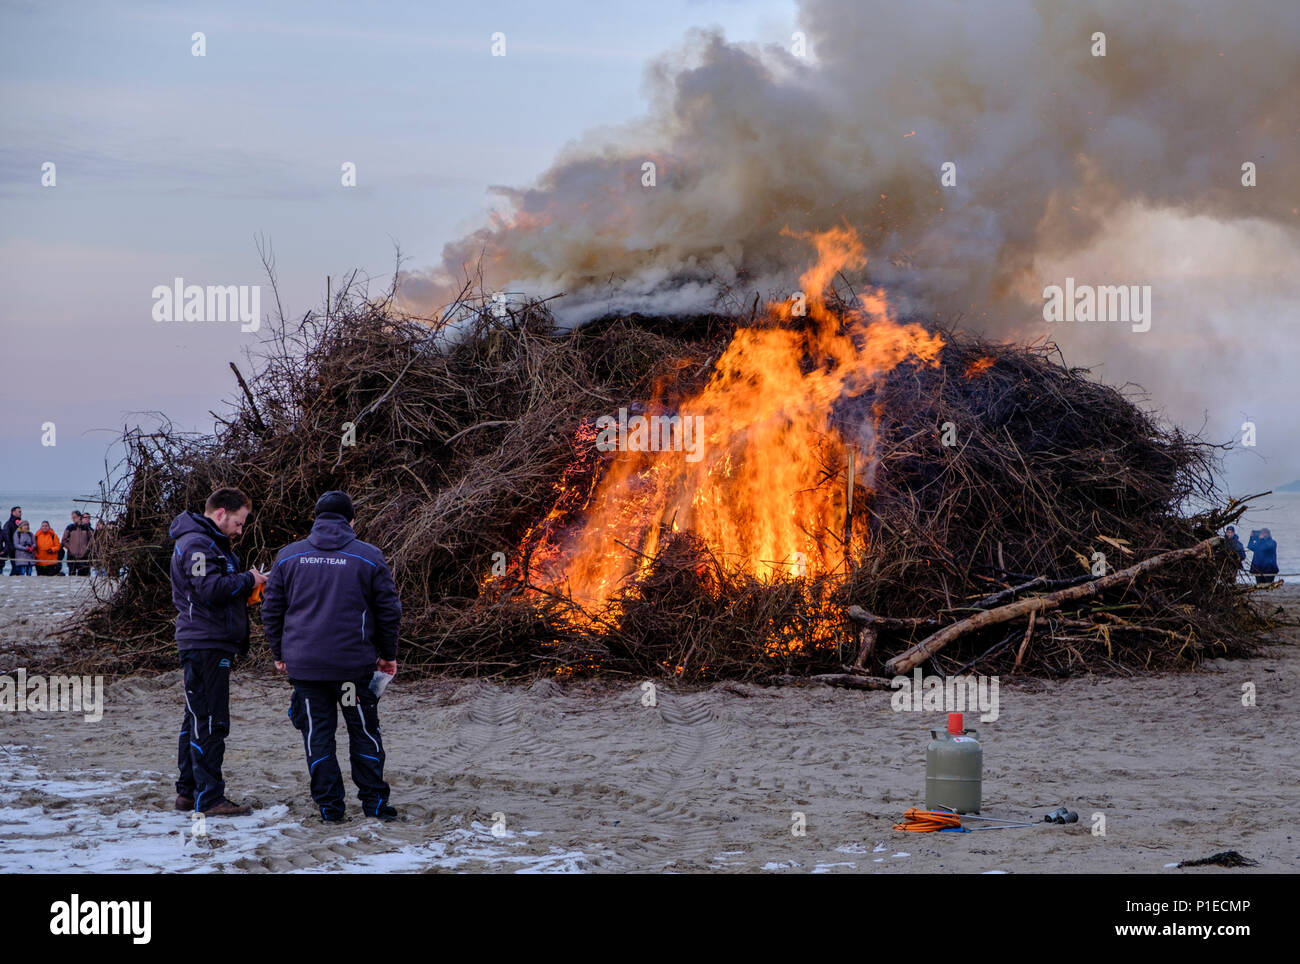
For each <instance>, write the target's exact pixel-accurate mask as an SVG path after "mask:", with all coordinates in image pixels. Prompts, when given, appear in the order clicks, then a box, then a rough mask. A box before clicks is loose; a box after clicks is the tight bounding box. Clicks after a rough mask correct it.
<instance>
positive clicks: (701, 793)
mask: <svg viewBox="0 0 1300 964" xmlns="http://www.w3.org/2000/svg"><path fill="white" fill-rule="evenodd" d="M84 594H85V581H84V580H79V579H71V578H63V579H35V578H33V579H22V580H19V579H9V578H7V577H6V578H4V579H0V607H2V609H3V613H4V617H3V626H4V629H3V636H2V637H0V660H2V661H3V663H2V665H0V673H2V674H9V675H11V676H12V675H13V674H14V673H15V671H16V670H17V668H18V667H17V666H16V665H12V663H13V659H14V658H13V656H12V655H9V653H10V648H11V646H12V643H13V642H14V641H15V640H17V639H19V638H28V639H30V638H40V636H41V634H42V633H43V632H45V631H46V630H47V628H48V626H49V625H50V624H51V621H52V620H53V619H54V618H55V614H56V613H66V612H68V611H70V610H71V609H73V608H74V607H75V606H77V605H79V604H81V602H82V600H83V599H84ZM1269 598H1270V600H1272V601H1275V602H1276V603H1278V604H1283V605H1285V606H1286V607H1287V609H1288V612H1289V613H1290V614H1291V616H1292V618H1294V616H1295V614H1296V613H1297V612H1300V592H1297V590H1296V587H1293V586H1285V587H1281V588H1280V589H1278V590H1276V591H1274V592H1273V593H1272V594H1271V595H1270V597H1269ZM1297 635H1298V634H1297V631H1296V630H1295V629H1294V628H1289V629H1287V630H1285V631H1284V632H1283V633H1282V634H1280V635H1279V636H1278V638H1277V645H1275V646H1273V647H1272V648H1271V650H1270V651H1269V652H1268V653H1267V654H1266V655H1264V656H1261V657H1259V658H1255V659H1250V660H1237V661H1224V660H1219V661H1214V662H1211V663H1209V664H1207V665H1206V666H1205V667H1204V669H1203V670H1202V671H1199V672H1196V673H1184V674H1159V675H1151V676H1136V677H1132V678H1116V677H1090V678H1079V679H1072V680H1067V681H1043V680H1021V681H1017V680H1014V679H1010V678H1003V679H1002V680H1001V681H1000V715H999V718H998V719H997V720H996V721H994V722H989V723H980V722H978V721H977V720H974V719H971V720H968V724H967V725H968V726H972V727H974V728H976V729H977V730H978V731H979V739H980V741H981V743H982V744H983V747H984V812H985V813H987V814H996V815H999V816H1001V815H1005V816H1008V817H1013V818H1020V819H1024V820H1029V821H1035V822H1037V821H1041V819H1042V816H1043V814H1045V813H1046V812H1047V811H1048V810H1051V809H1053V808H1055V807H1057V806H1060V805H1062V804H1064V805H1067V806H1069V807H1071V808H1072V809H1074V810H1076V811H1078V813H1079V815H1080V821H1079V823H1078V824H1075V825H1066V826H1053V825H1047V824H1042V823H1037V825H1035V826H1033V827H1027V828H1016V829H1000V830H990V831H987V832H985V833H984V834H983V835H982V836H981V835H979V834H955V833H945V834H934V833H931V834H905V833H901V832H896V831H894V830H892V829H891V827H892V825H893V824H894V823H895V822H897V821H898V820H899V819H900V818H901V816H902V813H903V811H904V810H906V809H907V808H909V807H914V806H922V805H923V804H924V776H925V748H926V743H927V741H928V731H929V729H930V728H933V727H941V726H942V725H943V715H942V714H940V713H934V712H928V713H923V712H895V711H893V710H892V709H891V705H890V695H891V694H889V693H883V692H856V691H847V690H842V689H833V688H827V687H822V686H807V687H785V688H780V689H770V688H763V687H758V686H751V685H741V684H718V685H715V686H713V687H711V688H708V689H703V690H700V689H696V690H687V689H674V688H673V687H672V686H671V685H667V684H662V685H659V686H658V688H657V694H656V695H657V699H656V703H657V705H655V706H647V705H644V702H643V696H644V691H643V689H642V688H641V685H640V681H636V680H627V681H621V682H617V681H614V682H611V681H600V682H590V681H587V682H581V681H580V682H564V683H561V682H557V681H554V680H550V679H542V680H538V681H536V682H534V683H532V684H531V685H529V684H511V685H505V684H497V683H484V682H478V681H466V680H438V681H425V682H411V681H407V680H404V679H402V678H401V677H400V676H399V677H398V679H397V681H396V682H395V683H394V684H393V685H392V687H390V689H389V690H388V692H387V693H386V694H385V695H384V697H383V699H382V701H381V703H380V715H381V719H382V720H383V724H384V737H385V745H386V749H387V751H388V761H389V762H388V774H387V776H388V780H389V782H390V783H391V784H392V787H393V803H394V805H395V806H397V807H398V808H399V810H400V811H401V813H402V819H401V820H400V821H398V822H396V823H391V824H383V823H379V822H378V821H374V820H371V819H368V818H365V817H363V816H361V815H360V810H359V807H358V805H357V802H356V799H355V796H352V797H351V799H350V800H349V808H350V810H349V813H350V820H349V821H348V822H347V823H345V824H342V825H335V826H327V825H323V824H322V823H321V822H320V821H319V820H318V819H317V817H316V810H315V807H314V806H313V804H312V802H311V799H310V797H309V795H308V793H307V775H306V766H305V764H304V761H303V758H302V744H301V740H300V738H299V734H298V733H297V731H295V730H294V729H293V728H292V726H291V725H290V723H289V721H288V719H287V718H286V714H285V711H286V707H287V705H288V697H289V687H288V684H287V682H286V681H285V680H283V678H276V677H275V676H274V674H273V673H272V672H269V671H268V668H267V667H266V666H265V665H261V666H254V665H249V664H244V665H242V666H240V667H238V668H237V670H236V673H235V676H234V677H233V679H234V683H233V686H232V694H231V711H232V733H231V737H230V739H229V741H228V743H227V751H226V766H225V772H226V779H227V782H228V792H229V794H230V796H231V797H232V798H234V799H236V800H239V801H241V802H247V803H250V804H252V805H254V806H255V808H256V809H255V810H254V812H253V814H252V815H250V816H247V817H240V818H212V819H209V820H206V821H205V826H204V827H202V828H201V829H202V830H203V831H204V832H203V833H199V834H195V833H194V830H195V829H196V827H195V826H194V824H193V821H192V817H191V815H189V814H184V813H177V812H176V811H174V810H173V809H172V802H173V800H174V797H175V791H174V788H173V781H174V779H175V772H174V766H175V753H176V749H175V747H176V728H177V724H178V723H179V717H180V713H181V707H182V690H181V685H180V672H179V669H177V670H176V671H172V672H169V673H165V674H163V675H161V676H157V677H153V678H131V679H125V680H119V681H117V682H115V683H112V684H111V685H109V686H108V687H107V690H106V693H105V705H104V708H103V717H102V719H100V720H98V721H96V722H87V721H86V720H84V719H83V717H82V715H81V714H78V713H72V712H53V713H51V712H7V713H3V714H0V871H2V872H7V873H14V872H30V871H42V872H62V873H76V872H82V871H107V872H154V871H168V872H212V871H224V872H237V871H249V872H261V871H274V872H283V871H300V872H314V871H329V872H340V871H342V872H348V871H351V872H376V871H382V872H421V871H463V872H464V871H489V872H618V871H640V872H651V873H658V872H665V871H667V872H711V871H728V872H753V871H766V872H785V873H845V872H848V873H855V872H856V873H864V872H865V873H890V874H896V873H944V872H964V873H995V872H1001V873H1017V872H1048V873H1097V872H1143V873H1168V874H1176V875H1182V874H1217V873H1249V872H1252V870H1254V871H1264V872H1288V871H1289V872H1294V871H1296V870H1297V869H1300V829H1297V828H1295V827H1294V826H1293V825H1291V824H1290V823H1289V821H1287V820H1284V819H1279V816H1278V813H1279V812H1280V811H1281V810H1283V809H1284V808H1288V807H1289V806H1290V805H1292V804H1293V803H1294V800H1295V797H1296V791H1297V785H1296V778H1295V773H1296V771H1295V765H1294V750H1293V748H1292V741H1291V739H1290V738H1289V737H1288V734H1290V733H1293V732H1295V731H1296V729H1297V725H1298V724H1300V684H1298V683H1297V677H1298V675H1300V674H1298V673H1297V670H1300V655H1298V654H1297V647H1296V640H1297ZM1246 683H1251V684H1253V685H1254V689H1255V693H1256V705H1255V706H1244V705H1243V702H1242V693H1243V684H1246ZM339 737H340V744H341V754H340V755H341V762H342V764H343V766H344V770H345V773H346V768H347V764H346V736H345V735H344V733H343V731H342V729H341V728H340V731H339ZM349 793H350V794H352V793H354V788H352V787H351V785H350V784H349ZM796 814H802V815H803V819H804V822H805V823H806V832H804V833H803V834H802V835H798V834H796V833H793V832H792V828H796V824H797V821H798V818H797V817H796V816H795V815H796ZM1099 817H1100V818H1104V830H1105V833H1104V834H1101V833H1097V832H1095V830H1096V829H1098V828H1099V827H1100V821H1099ZM796 829H797V828H796ZM1224 850H1236V851H1239V852H1240V853H1241V854H1243V855H1244V856H1246V857H1248V858H1250V859H1253V860H1256V861H1258V865H1257V867H1255V868H1251V869H1235V870H1224V869H1220V868H1216V867H1206V868H1196V869H1177V868H1175V867H1174V866H1172V865H1175V864H1177V863H1178V862H1179V861H1182V860H1189V859H1196V858H1202V857H1207V856H1209V855H1211V854H1214V853H1216V852H1219V851H1224Z"/></svg>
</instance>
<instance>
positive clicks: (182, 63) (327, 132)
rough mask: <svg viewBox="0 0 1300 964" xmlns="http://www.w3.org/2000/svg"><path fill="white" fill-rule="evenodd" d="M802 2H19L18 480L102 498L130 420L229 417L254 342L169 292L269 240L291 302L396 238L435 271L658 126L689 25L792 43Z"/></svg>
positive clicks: (389, 253)
mask: <svg viewBox="0 0 1300 964" xmlns="http://www.w3.org/2000/svg"><path fill="white" fill-rule="evenodd" d="M794 17H795V7H794V4H793V2H790V0H781V2H745V3H740V2H687V0H667V2H659V0H657V2H656V3H654V4H644V3H622V2H580V0H565V2H554V3H502V2H490V0H489V2H479V3H475V4H472V5H471V4H464V3H423V4H422V3H386V4H365V3H361V4H358V3H320V2H313V3H245V2H236V3H225V4H215V3H206V4H197V3H174V2H167V3H163V2H159V3H145V2H117V3H102V4H92V3H66V4H59V5H57V7H52V6H51V5H50V4H46V3H41V4H38V3H13V2H6V3H3V4H0V78H2V79H3V84H2V85H0V284H2V285H3V290H4V291H5V293H6V297H5V298H4V299H0V330H3V331H4V333H5V360H6V361H5V375H4V378H3V386H4V387H3V389H2V390H0V404H2V406H3V410H4V413H5V414H4V417H3V419H2V420H0V422H2V424H3V429H2V430H0V445H3V449H4V453H5V456H4V459H3V461H2V463H0V488H3V489H8V490H13V491H32V490H43V489H57V490H81V489H88V488H90V487H92V486H93V485H94V483H95V482H96V480H97V479H98V478H99V477H100V476H101V475H102V470H103V461H104V454H105V449H106V447H107V445H108V444H109V442H110V441H111V439H112V433H113V431H114V430H118V431H120V429H121V427H122V424H123V422H124V421H127V420H128V413H129V412H138V411H147V410H161V411H164V412H166V413H167V414H168V415H169V416H171V417H172V419H173V420H174V421H175V422H176V423H177V424H179V425H182V426H185V427H193V428H208V427H210V425H211V423H212V420H211V418H210V417H209V416H207V414H206V413H207V410H208V409H209V408H214V409H216V410H217V411H221V406H220V405H219V404H218V402H219V400H220V399H221V398H223V397H227V396H229V394H230V392H231V390H232V388H233V384H232V379H231V377H230V372H229V369H228V368H227V363H228V362H229V361H231V360H236V361H240V362H241V363H242V349H243V348H244V347H245V346H246V345H248V344H250V343H251V342H252V341H253V340H254V339H255V337H256V336H254V335H248V334H242V333H240V331H239V328H238V325H226V326H222V325H215V326H206V327H205V326H184V327H182V326H180V325H174V326H170V327H169V326H167V325H159V324H156V323H155V322H153V321H152V320H151V317H150V310H151V308H152V300H151V297H150V292H151V291H152V289H153V287H154V286H155V285H158V284H170V282H171V279H172V278H173V277H175V276H178V275H179V276H181V277H183V278H185V279H186V281H187V282H191V283H195V284H240V283H246V284H256V283H259V282H261V281H263V280H264V278H263V276H262V269H261V265H260V262H259V260H258V255H257V251H256V248H255V246H254V236H255V235H257V234H263V235H265V236H267V237H269V238H270V239H271V241H272V243H273V245H274V249H275V254H276V258H277V262H278V272H279V276H280V284H281V294H282V296H283V299H284V303H285V308H286V311H289V312H291V313H292V312H295V311H296V312H299V313H300V312H302V311H303V310H306V309H307V308H309V307H311V306H312V305H314V304H316V303H318V301H319V300H320V298H321V297H322V295H323V290H324V279H325V276H326V275H328V274H333V275H335V276H338V275H340V274H342V273H344V272H346V271H349V270H350V269H352V268H354V267H358V268H361V269H362V270H363V271H365V272H370V273H372V274H373V275H375V276H376V277H378V278H379V279H381V281H382V280H383V279H384V278H386V277H387V276H388V275H389V274H390V272H391V269H392V258H393V244H394V242H398V243H400V245H401V247H402V251H403V254H404V255H405V256H407V257H408V258H409V259H410V260H409V264H410V265H412V266H424V265H429V264H434V263H437V262H438V261H439V259H440V255H441V250H442V245H443V244H444V243H445V242H446V241H449V240H452V239H454V238H456V237H459V236H461V235H463V234H465V233H466V232H467V231H468V230H470V229H472V228H474V227H477V226H478V225H479V223H481V220H482V218H483V217H484V214H485V212H486V211H487V210H488V209H489V206H490V204H491V202H492V198H491V196H490V195H489V193H488V189H489V187H490V186H492V185H496V184H505V185H516V186H519V185H529V184H531V183H532V182H533V179H534V178H535V177H536V176H537V175H538V174H540V173H541V172H542V171H543V170H545V168H546V167H547V166H548V165H549V164H550V162H551V161H552V160H553V159H554V157H555V155H556V153H557V152H558V151H559V150H560V149H561V148H562V147H563V146H564V145H565V143H566V142H569V141H571V140H574V139H576V138H577V137H579V136H580V135H581V134H582V133H583V132H584V131H587V130H589V129H592V128H597V127H601V126H604V125H611V124H622V123H626V122H628V121H631V120H634V119H636V118H637V117H638V116H640V115H641V114H642V113H643V112H644V109H645V101H644V99H643V97H642V76H643V70H644V67H645V65H646V64H647V62H648V61H649V60H650V59H651V58H653V57H654V56H656V55H658V54H660V53H662V52H664V51H666V50H668V49H670V48H672V47H674V46H676V45H677V44H679V43H680V42H681V40H682V38H683V35H684V33H685V32H686V31H687V30H688V29H689V28H691V27H696V26H710V25H717V26H720V27H721V28H723V30H724V31H725V33H726V35H727V36H728V38H731V39H737V40H753V41H762V42H778V41H781V42H788V41H789V36H790V32H791V31H792V30H793V29H794V28H795V24H794ZM195 31H203V32H204V33H205V34H206V40H207V56H206V57H202V58H199V57H193V56H191V53H190V46H191V42H190V37H191V34H192V33H193V32H195ZM494 31H502V32H504V33H505V35H506V43H507V54H506V56H505V57H503V58H502V57H493V56H491V54H490V49H489V45H490V36H491V34H492V33H493V32H494ZM45 161H53V162H54V163H55V164H56V165H57V175H58V184H57V186H56V187H54V188H42V187H41V185H40V174H41V165H42V164H43V163H44V162H45ZM344 161H352V162H354V163H355V164H356V165H357V168H358V186H357V187H356V188H354V189H344V188H342V187H341V186H340V184H339V177H340V164H342V163H343V162H344ZM265 307H266V306H265V305H264V308H265ZM130 420H131V421H135V419H130ZM46 421H53V422H54V423H55V425H56V426H57V444H56V445H55V446H54V447H46V446H42V445H41V442H40V440H41V424H42V423H44V422H46Z"/></svg>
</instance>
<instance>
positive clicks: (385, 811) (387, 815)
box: [370, 806, 397, 823]
mask: <svg viewBox="0 0 1300 964" xmlns="http://www.w3.org/2000/svg"><path fill="white" fill-rule="evenodd" d="M370 816H372V817H374V818H375V819H376V820H382V821H384V823H392V822H393V821H394V820H396V819H397V811H396V810H394V809H393V808H392V807H389V806H381V807H379V808H378V809H377V810H375V812H374V813H372V814H370Z"/></svg>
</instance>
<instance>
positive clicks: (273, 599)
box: [262, 512, 402, 681]
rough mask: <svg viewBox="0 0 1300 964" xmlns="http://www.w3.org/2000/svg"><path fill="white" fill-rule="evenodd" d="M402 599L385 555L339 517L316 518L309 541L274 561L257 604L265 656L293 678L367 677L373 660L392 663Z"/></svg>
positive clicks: (287, 549)
mask: <svg viewBox="0 0 1300 964" xmlns="http://www.w3.org/2000/svg"><path fill="white" fill-rule="evenodd" d="M401 622H402V601H401V599H399V598H398V595H397V587H396V586H395V585H394V584H393V574H392V572H390V571H389V569H388V563H386V562H385V561H384V554H383V553H382V552H380V551H379V549H377V548H376V547H374V546H372V545H371V544H370V543H368V542H362V541H361V540H360V539H358V538H357V537H356V535H355V534H354V533H353V531H352V527H351V526H350V525H348V522H347V520H346V519H345V518H343V516H341V515H339V514H338V513H336V512H322V513H320V515H318V516H316V522H315V524H314V525H313V526H312V527H311V535H309V536H308V537H307V538H306V539H303V540H300V541H298V542H294V543H292V544H290V545H287V546H285V547H284V548H283V549H281V550H280V552H279V554H278V555H277V556H276V557H275V565H274V566H272V567H271V576H270V578H269V579H268V580H267V583H266V593H265V595H264V596H263V598H262V625H263V626H264V627H265V628H266V641H267V642H268V643H269V644H270V646H271V655H272V656H274V657H275V658H276V660H279V661H283V662H284V663H285V664H286V666H287V668H288V670H289V677H290V678H291V679H301V680H333V681H341V680H355V679H360V678H362V677H368V676H369V675H370V674H371V673H372V672H374V669H375V661H376V660H377V659H397V633H398V630H399V629H400V627H401Z"/></svg>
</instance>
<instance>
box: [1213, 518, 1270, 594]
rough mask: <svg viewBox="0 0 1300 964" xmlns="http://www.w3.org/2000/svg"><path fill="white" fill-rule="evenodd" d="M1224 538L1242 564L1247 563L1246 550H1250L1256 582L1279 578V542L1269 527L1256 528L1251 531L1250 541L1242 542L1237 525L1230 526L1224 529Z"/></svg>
mask: <svg viewBox="0 0 1300 964" xmlns="http://www.w3.org/2000/svg"><path fill="white" fill-rule="evenodd" d="M1223 539H1224V541H1225V542H1226V543H1227V544H1228V548H1229V549H1231V550H1232V551H1233V552H1235V553H1236V554H1237V558H1238V559H1240V560H1241V563H1242V565H1245V563H1246V550H1247V549H1249V550H1250V553H1251V555H1250V572H1251V574H1252V575H1253V576H1254V577H1255V582H1256V583H1260V584H1262V583H1269V582H1272V581H1273V580H1274V579H1276V578H1277V573H1278V568H1277V542H1276V541H1275V540H1274V539H1273V533H1272V532H1270V531H1269V530H1268V529H1254V530H1252V531H1251V533H1250V542H1249V543H1247V544H1246V545H1244V546H1243V545H1242V544H1241V539H1240V538H1239V537H1238V536H1237V529H1236V527H1235V526H1228V528H1227V529H1225V530H1224V531H1223Z"/></svg>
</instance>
